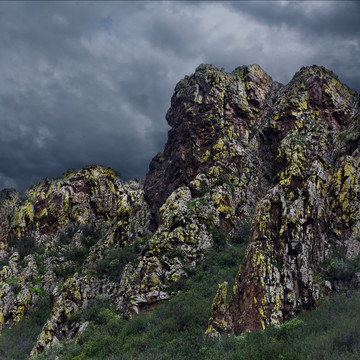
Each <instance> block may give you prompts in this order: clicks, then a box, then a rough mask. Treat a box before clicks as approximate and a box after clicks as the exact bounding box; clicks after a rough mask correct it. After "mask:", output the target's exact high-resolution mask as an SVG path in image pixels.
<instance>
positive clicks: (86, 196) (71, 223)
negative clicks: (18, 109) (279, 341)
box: [0, 65, 360, 355]
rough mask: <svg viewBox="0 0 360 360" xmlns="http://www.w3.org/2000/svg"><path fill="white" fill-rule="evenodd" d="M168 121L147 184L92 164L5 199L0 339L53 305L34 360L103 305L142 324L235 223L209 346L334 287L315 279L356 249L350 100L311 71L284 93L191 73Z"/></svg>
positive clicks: (0, 220) (244, 77) (354, 120)
mask: <svg viewBox="0 0 360 360" xmlns="http://www.w3.org/2000/svg"><path fill="white" fill-rule="evenodd" d="M167 121H168V123H169V125H170V126H171V130H170V131H169V138H168V142H167V144H166V146H165V149H164V151H163V153H159V154H157V155H156V156H155V157H154V159H153V160H152V162H151V163H150V166H149V172H148V174H147V176H146V179H145V182H144V185H143V183H142V182H138V181H128V182H124V181H122V180H121V179H120V177H119V176H118V175H117V174H116V173H115V172H114V171H113V170H111V169H107V168H104V167H101V166H90V167H86V168H84V169H81V170H77V171H68V172H67V173H66V174H64V176H63V177H62V178H61V179H45V180H44V181H43V182H41V183H40V184H36V185H34V186H32V187H31V188H29V189H28V190H27V191H26V192H25V193H18V192H16V191H10V190H6V191H2V192H1V196H0V252H1V257H2V262H3V266H2V269H1V271H0V280H1V283H2V286H1V288H0V328H3V327H11V326H12V325H13V324H15V323H17V322H18V321H20V320H21V319H22V318H23V316H24V315H25V314H26V313H27V312H28V311H30V310H31V309H32V308H33V307H34V306H36V304H37V303H38V301H39V300H40V299H42V298H43V297H48V298H50V300H51V301H50V304H51V305H50V311H49V319H48V321H47V322H46V324H45V325H44V327H43V330H42V332H41V333H40V334H39V337H38V341H37V343H36V345H35V347H34V349H33V351H32V354H33V355H36V354H38V353H41V352H44V351H45V352H46V351H47V349H48V348H49V347H50V346H52V345H53V344H55V343H56V342H57V341H59V340H61V339H68V340H70V339H73V338H74V337H76V336H77V335H78V334H79V333H81V331H83V329H84V328H85V327H86V324H85V323H84V324H82V323H78V322H76V321H75V320H74V318H76V317H74V315H75V314H76V313H77V312H78V311H80V310H81V309H83V308H86V307H87V306H88V304H89V302H90V301H92V300H93V299H96V298H98V297H99V296H103V297H106V298H107V299H108V300H110V301H111V302H112V303H113V305H114V306H115V307H116V308H117V310H118V312H119V314H120V315H121V316H122V317H123V318H126V319H128V318H131V316H132V315H133V314H136V313H143V312H147V311H151V310H152V309H153V308H154V307H156V305H157V303H158V302H159V301H163V300H166V299H169V298H170V297H172V296H174V295H176V293H177V283H178V281H179V280H181V279H182V278H184V277H187V276H190V275H189V274H191V271H190V270H191V267H194V266H196V265H198V264H199V263H200V262H201V261H202V259H203V257H204V256H205V255H206V252H207V251H208V249H210V248H212V247H213V246H214V243H215V245H216V242H217V241H219V238H218V236H217V235H216V234H218V233H219V231H222V232H223V233H225V234H226V235H227V238H228V240H230V241H231V240H232V239H234V237H236V236H237V235H236V234H238V233H239V232H241V231H242V227H243V225H244V223H249V222H250V223H251V236H250V244H249V247H248V250H247V256H246V259H245V262H244V264H243V265H242V266H241V267H240V269H239V272H238V275H237V278H236V282H235V286H234V289H233V294H232V298H231V300H230V304H229V305H227V302H226V293H227V284H226V283H223V284H221V285H220V286H219V291H218V294H217V295H216V297H215V299H214V302H213V307H212V310H211V317H210V319H209V326H208V329H207V331H206V333H207V334H208V336H212V337H218V336H220V335H222V334H232V333H235V334H239V333H242V332H245V331H248V330H250V331H252V330H256V329H263V328H265V327H266V326H269V325H271V324H275V325H276V324H279V323H281V322H283V321H286V320H287V319H289V318H291V317H292V316H293V315H294V314H295V312H296V311H297V309H300V308H301V309H307V308H311V307H313V306H314V304H315V302H316V300H318V299H319V298H320V297H321V296H323V295H324V294H328V293H330V292H331V291H333V289H334V287H336V286H340V285H341V284H340V285H339V284H332V283H330V282H329V281H326V280H325V279H322V278H321V276H319V273H318V272H317V271H318V266H319V264H321V263H322V262H323V261H324V260H325V259H326V258H327V257H328V256H329V254H330V253H331V251H332V249H334V248H338V247H340V246H345V248H346V253H347V256H349V257H354V256H356V255H357V254H358V253H359V250H360V242H359V238H360V214H359V209H360V194H359V193H360V185H359V177H360V175H359V170H358V169H359V165H360V164H359V162H360V158H359V151H360V150H359V143H360V117H359V104H358V98H357V95H356V93H354V92H353V91H351V90H350V89H348V88H347V87H346V86H345V85H343V84H341V82H340V81H339V80H338V79H337V77H336V76H335V75H334V74H333V73H331V72H330V71H328V70H326V69H325V68H323V67H318V66H312V67H307V68H302V69H301V70H300V71H299V72H298V73H296V74H295V76H294V78H293V79H292V81H291V82H290V83H289V84H288V85H286V86H284V85H281V84H279V83H277V82H274V81H273V80H272V79H271V78H270V77H269V76H268V75H267V74H266V73H265V72H264V71H263V70H262V69H261V68H260V67H259V66H258V65H251V66H243V67H239V68H237V69H235V70H234V71H233V72H232V73H226V72H224V71H222V70H218V69H216V68H215V67H213V66H212V65H200V66H199V67H198V68H197V69H196V71H195V73H194V74H192V75H190V76H187V77H185V79H183V80H181V81H180V82H179V83H178V84H177V86H176V88H175V92H174V95H173V97H172V99H171V107H170V109H169V111H168V113H167ZM352 283H354V284H355V283H356V284H357V283H358V278H356V279H353V280H352V282H351V284H352ZM349 284H350V282H349ZM341 286H343V285H341ZM351 286H353V285H351ZM354 286H355V285H354ZM356 286H357V285H356ZM204 331H205V329H204Z"/></svg>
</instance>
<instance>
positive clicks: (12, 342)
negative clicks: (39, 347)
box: [0, 298, 50, 360]
mask: <svg viewBox="0 0 360 360" xmlns="http://www.w3.org/2000/svg"><path fill="white" fill-rule="evenodd" d="M49 303H50V301H49V299H48V298H43V299H42V300H41V301H39V302H38V304H37V305H36V307H35V308H34V309H33V310H31V311H30V313H29V314H28V315H27V316H25V317H24V319H22V320H21V321H20V322H19V323H18V324H17V325H15V326H14V327H13V328H11V329H4V330H2V332H1V337H0V359H2V360H24V359H28V357H29V354H30V351H31V349H32V348H33V346H34V345H35V342H36V339H37V336H38V335H39V333H40V331H41V329H42V327H43V325H44V324H45V322H46V320H47V319H48V317H49Z"/></svg>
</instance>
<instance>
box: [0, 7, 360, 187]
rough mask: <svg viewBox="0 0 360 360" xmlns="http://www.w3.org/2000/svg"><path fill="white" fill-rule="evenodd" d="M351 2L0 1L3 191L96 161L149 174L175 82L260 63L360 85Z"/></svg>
mask: <svg viewBox="0 0 360 360" xmlns="http://www.w3.org/2000/svg"><path fill="white" fill-rule="evenodd" d="M359 13H360V3H358V2H340V1H339V2H335V1H331V2H324V1H320V2H315V1H311V2H285V1H281V2H261V1H255V2H242V1H241V2H228V3H227V2H156V1H149V2H122V1H120V2H15V3H12V2H3V3H0V45H1V48H2V51H1V52H0V62H1V71H0V126H1V137H0V189H1V188H4V187H16V188H18V189H24V188H25V187H27V186H29V185H31V184H32V183H34V182H36V181H39V180H41V179H42V178H43V177H45V176H48V177H56V176H59V175H61V173H62V172H64V171H66V170H67V169H68V168H79V167H82V166H85V165H88V164H102V165H105V166H110V167H112V168H114V169H115V170H117V171H119V172H120V173H121V174H122V175H123V177H124V178H129V177H138V178H142V177H144V176H145V174H146V172H147V170H148V164H149V162H150V160H151V158H152V157H153V156H154V155H155V154H156V153H157V152H158V151H162V150H163V147H164V144H165V142H166V138H167V131H168V129H169V127H168V125H167V124H166V121H165V114H166V111H167V109H168V107H169V105H170V98H171V95H172V93H173V89H174V87H175V85H176V82H177V81H179V80H180V79H181V78H183V77H184V76H185V75H186V74H190V73H192V72H193V71H194V69H195V68H196V67H197V66H198V65H199V64H200V63H212V64H214V65H216V66H218V67H220V68H221V67H224V68H225V69H226V70H227V71H232V70H233V69H234V68H235V67H237V66H240V65H245V64H252V63H258V64H259V65H260V66H261V67H262V68H263V69H264V70H265V71H266V72H267V73H268V74H269V75H270V76H272V78H273V79H275V80H277V81H280V82H283V83H287V82H288V81H289V80H290V79H291V77H292V76H293V75H294V73H295V72H296V71H297V70H299V69H300V67H302V66H306V65H312V64H318V65H324V66H325V67H327V68H330V69H331V70H333V71H334V72H335V73H337V74H338V75H339V77H340V80H341V81H343V82H345V83H346V84H348V85H349V86H350V87H352V88H354V89H355V90H357V91H359V89H360V66H359V65H360V60H359V59H360V41H359V39H360V25H359V21H358V14H359Z"/></svg>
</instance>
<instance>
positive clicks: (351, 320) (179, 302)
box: [43, 244, 360, 360]
mask: <svg viewBox="0 0 360 360" xmlns="http://www.w3.org/2000/svg"><path fill="white" fill-rule="evenodd" d="M245 248H246V244H237V245H233V246H226V247H224V248H222V249H218V250H211V251H209V253H208V254H207V256H206V258H205V260H204V262H203V263H202V265H200V266H198V267H197V268H195V269H192V273H193V275H192V277H191V278H188V279H185V280H183V281H182V282H181V283H179V285H178V287H179V289H181V293H180V294H179V295H177V296H175V297H174V298H172V299H170V300H168V301H165V302H163V303H161V304H159V305H158V307H157V308H156V309H155V310H154V311H153V312H152V313H149V314H145V315H139V316H134V317H133V319H132V320H130V321H125V320H123V319H121V318H120V317H119V316H118V315H117V314H116V312H115V311H114V309H113V308H112V306H111V305H110V301H109V300H108V299H106V297H104V296H103V297H101V298H98V299H97V300H96V301H94V302H93V303H92V304H91V305H90V306H89V308H88V309H87V310H85V311H83V312H82V313H80V314H78V315H76V317H77V318H76V319H74V321H89V322H90V326H89V328H88V329H87V331H86V332H85V333H84V334H83V335H82V336H81V337H80V338H79V339H78V341H77V343H75V342H71V343H62V344H61V346H60V347H57V349H55V350H56V351H53V353H51V354H50V355H48V356H47V357H43V359H45V358H46V359H54V358H55V355H56V356H59V359H62V360H69V359H74V360H84V359H93V360H95V359H107V360H115V359H117V360H118V359H119V360H120V359H127V360H132V359H133V360H135V359H136V360H141V359H146V360H152V359H153V360H155V359H156V360H165V359H179V360H186V359H191V360H200V359H201V360H215V359H216V360H219V359H226V360H228V359H232V360H245V359H246V360H321V359H326V360H335V359H344V360H354V359H360V328H359V326H358V323H359V321H360V313H359V309H360V294H359V293H354V294H353V296H352V297H350V298H347V297H345V296H344V295H337V296H334V297H333V298H331V299H325V300H323V302H322V304H320V305H319V307H318V308H317V309H316V310H313V311H309V312H306V313H303V314H301V315H300V316H299V317H296V318H294V319H292V320H290V321H288V322H287V323H285V324H283V325H281V326H280V327H278V328H275V327H272V328H269V329H267V330H266V331H258V332H254V333H251V334H245V335H241V336H232V337H230V338H222V339H221V340H209V339H206V338H204V332H205V330H206V327H207V321H208V318H209V312H210V308H211V302H212V299H213V297H214V295H215V292H216V290H217V285H218V283H220V282H222V281H228V282H229V283H230V286H229V287H230V288H231V287H232V286H231V285H232V284H231V281H233V279H234V278H235V274H236V271H237V270H238V265H239V263H241V262H242V260H243V258H244V253H245Z"/></svg>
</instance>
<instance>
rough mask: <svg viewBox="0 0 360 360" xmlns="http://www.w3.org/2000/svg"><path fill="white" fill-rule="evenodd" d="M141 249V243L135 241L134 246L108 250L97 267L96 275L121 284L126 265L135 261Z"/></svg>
mask: <svg viewBox="0 0 360 360" xmlns="http://www.w3.org/2000/svg"><path fill="white" fill-rule="evenodd" d="M141 249H142V247H141V244H140V242H139V241H135V242H134V243H133V244H132V245H128V246H124V247H122V248H117V249H108V250H106V251H105V253H104V256H103V258H102V259H101V260H99V262H98V263H97V264H96V266H95V271H96V273H97V274H99V275H100V276H107V277H109V278H110V280H112V281H114V282H119V281H120V279H121V275H122V272H123V269H124V267H125V265H126V264H127V263H129V262H131V261H133V260H135V259H136V258H137V257H138V256H139V252H140V251H141Z"/></svg>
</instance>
